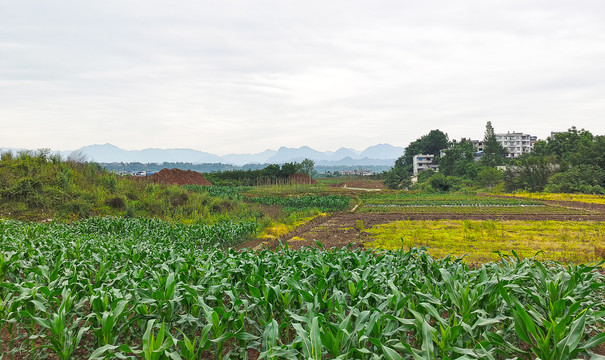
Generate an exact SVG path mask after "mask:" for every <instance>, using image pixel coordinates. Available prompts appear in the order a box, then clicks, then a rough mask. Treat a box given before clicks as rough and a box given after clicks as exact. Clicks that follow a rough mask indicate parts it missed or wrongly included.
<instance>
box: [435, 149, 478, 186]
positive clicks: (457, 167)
mask: <svg viewBox="0 0 605 360" xmlns="http://www.w3.org/2000/svg"><path fill="white" fill-rule="evenodd" d="M478 171H479V170H478V168H477V165H476V164H475V149H474V147H473V143H471V142H470V141H468V140H462V141H461V142H459V143H457V142H454V144H453V145H452V146H451V147H450V148H449V149H448V150H445V156H443V157H442V158H441V159H440V160H439V172H441V173H443V175H445V176H458V177H465V178H468V179H474V178H475V177H476V176H477V172H478Z"/></svg>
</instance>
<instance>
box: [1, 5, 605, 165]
mask: <svg viewBox="0 0 605 360" xmlns="http://www.w3.org/2000/svg"><path fill="white" fill-rule="evenodd" d="M604 41H605V3H602V2H600V1H588V0H584V1H575V2H573V3H571V2H569V1H563V0H558V1H545V0H544V1H503V0H502V1H479V0H466V1H459V2H451V1H445V0H443V1H426V2H400V1H373V2H370V1H344V0H343V1H330V2H325V1H322V2H320V1H306V2H295V1H277V0H274V1H268V0H267V1H255V2H245V1H187V0H182V1H176V2H170V3H167V2H160V1H136V2H135V1H132V2H123V1H106V2H87V1H82V2H76V3H74V2H68V1H56V2H52V3H49V2H42V1H20V2H14V3H12V4H6V3H5V4H2V5H0V95H1V96H0V125H2V127H3V128H4V129H7V128H8V129H7V130H6V131H2V132H1V133H0V144H2V146H4V147H7V146H10V147H31V148H37V147H42V146H44V147H52V148H55V149H70V148H77V147H80V146H84V145H87V144H92V143H106V142H111V143H114V144H115V145H118V146H121V147H124V148H128V149H140V148H145V147H170V148H174V147H191V148H195V149H199V150H203V151H208V152H215V153H219V154H226V153H234V152H257V151H262V150H264V149H266V148H277V147H279V146H302V145H308V146H311V147H314V148H317V149H319V150H336V149H337V148H339V147H341V146H344V147H352V148H357V149H363V148H365V147H367V146H370V145H374V144H376V143H384V142H389V143H392V144H394V145H398V146H406V145H407V144H408V143H409V142H410V141H413V140H415V139H416V138H418V137H420V136H421V135H423V134H426V133H427V132H428V131H430V130H431V129H435V128H439V129H441V130H442V131H445V132H447V133H449V134H450V138H459V137H463V136H464V137H475V138H478V137H482V136H483V130H484V126H485V123H486V122H487V121H488V120H489V121H492V123H493V124H494V127H495V128H496V130H497V131H508V130H517V131H527V132H530V133H534V134H536V135H538V136H546V135H547V134H548V133H549V132H550V131H551V130H564V129H566V128H568V127H570V126H572V125H576V126H577V127H579V128H582V127H584V128H586V129H589V130H591V131H593V132H594V133H597V134H603V133H605V125H603V124H604V123H603V121H602V119H601V116H602V114H603V113H604V110H605V104H604V103H603V102H602V99H603V96H604V95H605V81H604V80H605V61H604V60H605V48H603V46H602V44H603V43H604Z"/></svg>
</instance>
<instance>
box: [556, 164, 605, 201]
mask: <svg viewBox="0 0 605 360" xmlns="http://www.w3.org/2000/svg"><path fill="white" fill-rule="evenodd" d="M604 187H605V170H603V169H601V168H600V167H598V166H595V165H578V166H575V167H572V168H570V169H569V170H567V171H564V172H561V173H557V174H554V175H553V176H551V177H550V179H548V184H547V185H546V188H545V190H546V191H548V192H553V193H585V194H605V189H604Z"/></svg>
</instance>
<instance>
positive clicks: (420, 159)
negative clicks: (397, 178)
mask: <svg viewBox="0 0 605 360" xmlns="http://www.w3.org/2000/svg"><path fill="white" fill-rule="evenodd" d="M433 160H435V155H431V154H429V155H426V154H418V155H414V160H413V165H414V170H413V171H414V175H418V173H419V172H422V171H425V170H428V169H431V170H433V171H438V170H439V166H438V165H437V164H434V163H433Z"/></svg>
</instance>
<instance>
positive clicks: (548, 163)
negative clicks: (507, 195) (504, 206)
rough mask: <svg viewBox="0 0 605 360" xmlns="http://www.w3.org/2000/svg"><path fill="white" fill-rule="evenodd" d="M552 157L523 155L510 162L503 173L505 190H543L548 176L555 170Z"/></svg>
mask: <svg viewBox="0 0 605 360" xmlns="http://www.w3.org/2000/svg"><path fill="white" fill-rule="evenodd" d="M557 168H558V165H556V164H554V163H553V161H552V158H548V157H536V156H523V157H521V158H519V159H518V160H516V161H513V162H511V164H510V165H509V166H508V168H507V169H506V172H505V173H504V187H505V188H506V191H511V192H512V191H515V190H526V191H532V192H539V191H542V190H544V187H545V186H546V183H547V182H548V178H549V177H550V176H551V175H552V174H553V173H554V172H555V171H556V170H557Z"/></svg>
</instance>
